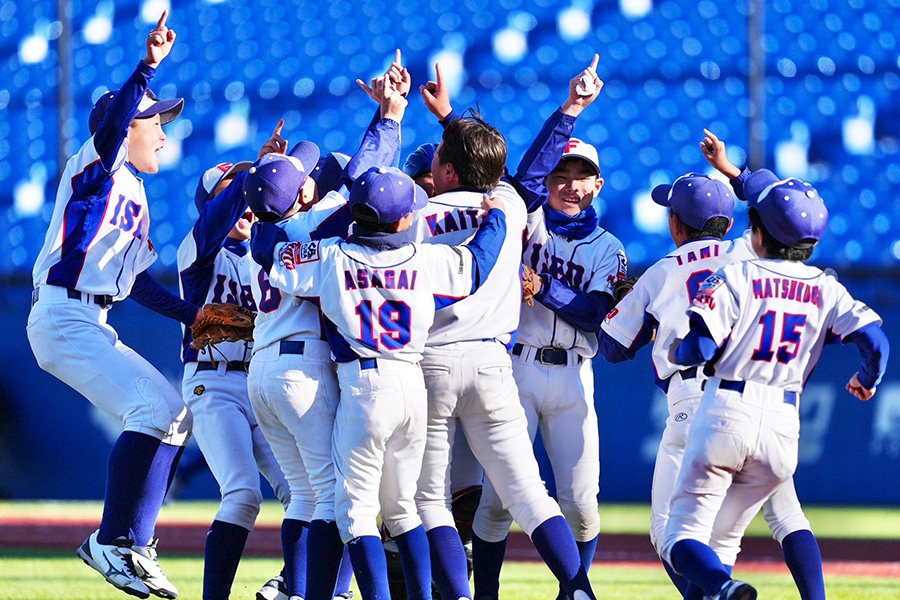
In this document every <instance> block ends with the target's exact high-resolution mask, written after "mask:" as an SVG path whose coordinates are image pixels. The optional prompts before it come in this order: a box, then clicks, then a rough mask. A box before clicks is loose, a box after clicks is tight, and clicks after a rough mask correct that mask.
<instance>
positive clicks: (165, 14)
mask: <svg viewBox="0 0 900 600" xmlns="http://www.w3.org/2000/svg"><path fill="white" fill-rule="evenodd" d="M168 17H169V11H168V9H166V10H164V11H163V14H162V16H161V17H160V18H159V22H158V23H157V24H156V28H157V29H162V28H163V27H165V26H166V19H167V18H168Z"/></svg>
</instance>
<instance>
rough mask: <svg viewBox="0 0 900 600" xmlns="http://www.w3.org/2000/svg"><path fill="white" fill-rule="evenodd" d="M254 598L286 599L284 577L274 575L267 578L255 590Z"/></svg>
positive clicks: (263, 599) (266, 599) (268, 599)
mask: <svg viewBox="0 0 900 600" xmlns="http://www.w3.org/2000/svg"><path fill="white" fill-rule="evenodd" d="M256 600H288V589H287V584H286V583H285V582H284V577H282V576H281V575H276V576H275V577H273V578H272V579H270V580H268V581H267V582H266V583H265V585H263V586H262V588H260V590H259V591H258V592H256Z"/></svg>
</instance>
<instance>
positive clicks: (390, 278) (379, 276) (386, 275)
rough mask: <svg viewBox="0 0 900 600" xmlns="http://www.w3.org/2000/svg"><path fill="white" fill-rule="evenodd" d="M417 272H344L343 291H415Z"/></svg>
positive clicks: (347, 270)
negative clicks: (378, 289)
mask: <svg viewBox="0 0 900 600" xmlns="http://www.w3.org/2000/svg"><path fill="white" fill-rule="evenodd" d="M417 275H418V271H417V270H412V271H407V270H406V269H400V270H396V269H385V270H383V271H379V270H378V269H356V271H355V272H354V271H351V270H350V269H346V270H345V271H344V289H345V290H355V289H360V290H364V289H367V288H383V289H386V290H415V289H416V276H417Z"/></svg>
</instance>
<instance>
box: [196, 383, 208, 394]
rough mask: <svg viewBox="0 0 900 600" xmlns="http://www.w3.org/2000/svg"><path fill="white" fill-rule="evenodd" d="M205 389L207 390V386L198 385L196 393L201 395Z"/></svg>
mask: <svg viewBox="0 0 900 600" xmlns="http://www.w3.org/2000/svg"><path fill="white" fill-rule="evenodd" d="M205 391H206V386H202V385H198V386H197V387H195V388H194V395H195V396H199V395H200V394H202V393H203V392H205Z"/></svg>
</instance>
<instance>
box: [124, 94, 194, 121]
mask: <svg viewBox="0 0 900 600" xmlns="http://www.w3.org/2000/svg"><path fill="white" fill-rule="evenodd" d="M183 109H184V98H172V99H171V100H160V101H158V102H155V103H154V104H153V106H150V107H149V108H147V110H142V111H141V112H139V113H138V114H136V115H135V116H134V118H135V119H146V118H148V117H152V116H154V115H159V124H160V125H165V124H166V123H171V122H172V121H174V120H175V119H177V118H178V115H180V114H181V111H182V110H183Z"/></svg>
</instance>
